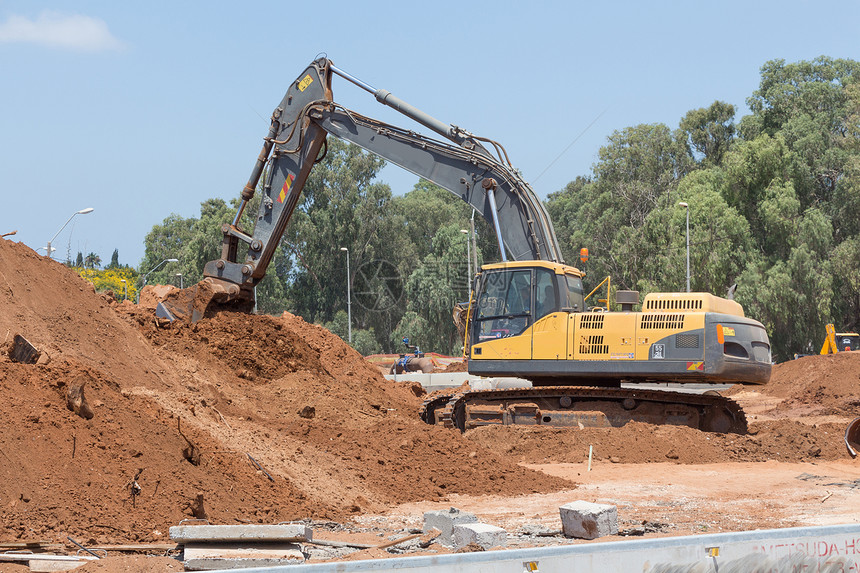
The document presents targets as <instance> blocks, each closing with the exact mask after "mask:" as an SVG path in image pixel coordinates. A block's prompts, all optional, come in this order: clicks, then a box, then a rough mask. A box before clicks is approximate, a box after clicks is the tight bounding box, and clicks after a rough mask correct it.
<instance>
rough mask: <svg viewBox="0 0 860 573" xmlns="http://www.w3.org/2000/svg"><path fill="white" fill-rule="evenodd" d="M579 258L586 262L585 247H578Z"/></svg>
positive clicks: (586, 250) (586, 249) (586, 253)
mask: <svg viewBox="0 0 860 573" xmlns="http://www.w3.org/2000/svg"><path fill="white" fill-rule="evenodd" d="M579 260H580V261H582V262H583V263H587V262H588V248H587V247H582V248H581V249H579Z"/></svg>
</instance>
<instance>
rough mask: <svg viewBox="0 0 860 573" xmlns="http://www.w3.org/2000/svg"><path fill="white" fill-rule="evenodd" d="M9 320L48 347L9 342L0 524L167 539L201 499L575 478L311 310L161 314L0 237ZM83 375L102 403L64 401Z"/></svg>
mask: <svg viewBox="0 0 860 573" xmlns="http://www.w3.org/2000/svg"><path fill="white" fill-rule="evenodd" d="M15 334H21V335H23V336H24V337H25V338H27V339H28V340H29V341H30V342H31V343H32V344H33V345H35V346H36V347H37V348H39V349H40V350H43V351H45V352H47V354H49V355H50V357H51V359H52V360H51V361H50V363H49V364H47V365H24V364H18V363H14V362H11V361H10V360H9V359H8V358H7V357H6V356H5V355H4V356H0V396H2V400H0V457H2V458H3V459H4V462H3V463H2V465H0V468H2V469H0V476H2V478H0V514H2V518H3V521H2V523H3V529H2V530H0V540H2V539H6V540H15V539H22V538H33V537H34V536H35V537H39V538H44V539H49V540H59V541H65V536H66V535H72V536H73V537H74V536H78V537H81V538H82V539H83V540H85V541H90V542H93V541H96V542H99V543H112V542H120V541H159V540H163V539H164V538H165V537H166V534H167V528H168V527H169V526H170V525H175V524H177V523H178V522H179V521H180V520H182V519H185V518H190V517H194V516H200V515H203V514H204V513H205V516H206V517H207V518H208V519H209V520H210V521H212V522H213V523H237V522H278V521H284V520H290V519H298V518H306V517H311V518H326V519H343V518H346V517H348V516H350V515H355V514H358V513H361V512H365V511H375V510H380V509H383V508H385V507H387V506H390V505H392V504H398V503H404V502H409V501H418V500H424V499H443V498H444V497H445V496H447V495H449V494H450V493H461V494H479V493H483V492H485V491H486V492H490V493H496V494H502V495H518V494H523V493H531V492H541V491H543V492H546V491H557V490H560V489H565V488H571V487H574V484H572V483H571V482H569V481H567V480H563V479H560V478H556V477H553V476H548V475H546V474H543V473H540V472H536V471H533V470H528V469H526V468H523V467H521V466H519V465H517V464H516V463H515V462H513V461H511V460H506V459H504V458H503V457H501V456H497V455H495V454H493V453H492V452H490V451H489V450H487V449H486V448H484V447H481V446H479V445H476V444H474V443H473V442H471V441H468V440H466V439H465V438H463V437H462V436H460V435H459V434H456V433H453V432H450V431H445V430H444V429H442V428H432V427H429V426H427V425H425V424H423V423H421V422H420V421H419V420H418V419H417V411H418V408H419V406H420V403H421V399H420V395H421V394H423V391H422V390H421V389H420V387H418V386H416V385H414V384H411V383H399V384H393V383H389V382H387V381H385V380H384V379H383V378H382V377H381V376H380V375H379V373H378V371H377V369H375V368H374V367H373V366H371V365H369V364H368V363H366V362H365V361H364V360H363V359H362V358H361V357H360V356H359V355H358V354H357V353H356V352H355V351H353V350H352V349H350V348H349V347H348V346H346V345H345V344H344V343H343V342H342V341H341V340H340V339H339V338H338V337H336V336H334V335H332V334H331V333H329V332H328V331H326V330H324V329H323V328H321V327H318V326H314V325H310V324H307V323H306V322H304V321H303V320H302V319H300V318H297V317H294V316H292V315H284V316H283V317H270V316H250V315H245V314H236V313H222V314H220V315H218V316H216V317H214V318H211V319H204V320H202V321H200V322H199V323H197V324H196V325H190V324H187V323H183V322H175V323H172V324H170V323H164V322H163V321H159V320H157V319H155V317H154V314H153V312H152V310H151V309H148V308H143V307H138V306H136V305H134V304H131V303H130V302H127V303H122V304H117V303H115V302H113V301H109V300H107V299H105V298H103V297H101V296H99V295H97V294H95V293H94V292H93V289H92V288H91V287H90V286H89V284H88V283H86V282H84V281H83V280H82V279H80V278H79V277H78V276H76V275H75V274H74V273H73V272H71V271H69V270H68V269H66V268H65V267H64V266H63V265H61V264H59V263H56V262H54V261H50V260H48V259H45V258H43V257H40V256H38V255H37V254H35V253H34V252H33V251H31V250H30V249H29V248H27V247H25V246H24V245H21V244H16V243H13V242H10V241H0V336H4V339H5V340H10V339H11V338H12V337H13V336H14V335H15ZM72 385H77V386H80V385H83V387H84V394H85V397H86V399H87V400H88V402H89V404H90V405H91V406H92V409H93V411H94V416H93V417H92V419H84V418H82V417H80V416H78V415H76V414H75V413H73V412H72V411H70V410H69V409H68V408H67V406H66V393H67V391H68V389H69V387H70V386H72ZM192 446H193V447H194V448H196V449H197V451H198V452H199V460H197V459H196V457H195V456H193V455H192ZM193 461H199V464H198V465H195V464H194V463H192V462H193ZM452 467H458V468H461V470H460V471H456V472H452V471H450V468H452ZM138 473H139V477H137V480H136V481H137V483H138V485H139V486H140V488H141V491H140V494H139V495H136V496H132V493H131V492H132V485H133V484H132V482H133V481H134V479H135V476H136V475H138ZM201 495H202V501H203V503H202V509H201V508H198V507H195V503H194V502H195V500H197V499H198V496H201ZM195 514H196V515H195Z"/></svg>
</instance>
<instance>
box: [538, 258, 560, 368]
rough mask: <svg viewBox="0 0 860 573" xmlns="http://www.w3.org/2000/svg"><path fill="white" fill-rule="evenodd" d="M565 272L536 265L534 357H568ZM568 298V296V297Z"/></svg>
mask: <svg viewBox="0 0 860 573" xmlns="http://www.w3.org/2000/svg"><path fill="white" fill-rule="evenodd" d="M559 281H564V276H563V275H556V274H555V273H553V272H551V271H549V270H547V269H542V268H537V269H534V292H535V294H534V297H535V322H534V326H533V327H532V358H533V359H534V360H564V359H565V358H567V323H568V313H567V312H561V306H562V305H561V304H560V303H561V300H562V298H563V297H562V296H560V295H563V294H566V293H564V290H566V289H565V288H564V287H565V286H566V285H565V284H564V283H563V282H561V283H560V282H559ZM564 298H566V296H565V297H564Z"/></svg>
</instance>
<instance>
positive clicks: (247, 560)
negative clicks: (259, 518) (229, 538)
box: [182, 542, 305, 571]
mask: <svg viewBox="0 0 860 573" xmlns="http://www.w3.org/2000/svg"><path fill="white" fill-rule="evenodd" d="M304 560H305V556H304V554H303V553H302V551H301V547H300V546H299V545H297V544H295V543H271V542H269V543H192V544H188V545H186V546H185V548H184V549H183V553H182V561H183V564H184V565H185V570H186V571H210V570H213V569H245V568H250V567H278V566H281V565H291V564H296V563H303V562H304Z"/></svg>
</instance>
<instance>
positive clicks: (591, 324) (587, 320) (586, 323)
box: [579, 314, 603, 330]
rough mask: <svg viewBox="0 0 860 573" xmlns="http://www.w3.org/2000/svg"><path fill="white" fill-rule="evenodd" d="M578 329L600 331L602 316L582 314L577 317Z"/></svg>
mask: <svg viewBox="0 0 860 573" xmlns="http://www.w3.org/2000/svg"><path fill="white" fill-rule="evenodd" d="M579 328H588V329H590V330H600V329H601V328H603V315H602V314H583V315H580V317H579Z"/></svg>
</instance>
